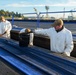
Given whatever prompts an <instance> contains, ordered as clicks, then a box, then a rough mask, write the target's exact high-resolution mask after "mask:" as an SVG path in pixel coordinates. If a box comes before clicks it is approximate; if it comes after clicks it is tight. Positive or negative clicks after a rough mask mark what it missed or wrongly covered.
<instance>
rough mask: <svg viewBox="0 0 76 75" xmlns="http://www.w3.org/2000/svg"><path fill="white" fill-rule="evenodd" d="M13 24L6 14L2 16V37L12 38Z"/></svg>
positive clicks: (0, 35) (0, 30)
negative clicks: (5, 16) (6, 17)
mask: <svg viewBox="0 0 76 75" xmlns="http://www.w3.org/2000/svg"><path fill="white" fill-rule="evenodd" d="M11 29H12V25H11V23H10V22H9V21H7V20H6V19H5V18H4V16H0V37H5V38H10V30H11Z"/></svg>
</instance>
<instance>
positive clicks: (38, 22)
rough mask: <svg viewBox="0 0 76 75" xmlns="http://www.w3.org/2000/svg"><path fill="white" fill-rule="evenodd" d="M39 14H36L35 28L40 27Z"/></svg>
mask: <svg viewBox="0 0 76 75" xmlns="http://www.w3.org/2000/svg"><path fill="white" fill-rule="evenodd" d="M39 16H40V13H38V14H37V28H39V27H40V17H39Z"/></svg>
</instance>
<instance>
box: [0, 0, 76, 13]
mask: <svg viewBox="0 0 76 75" xmlns="http://www.w3.org/2000/svg"><path fill="white" fill-rule="evenodd" d="M45 6H49V12H51V11H63V10H64V8H65V10H76V0H0V10H1V9H4V10H5V11H6V10H8V11H14V12H19V13H33V12H35V11H34V9H33V8H36V9H37V10H38V11H39V12H45V11H46V10H45Z"/></svg>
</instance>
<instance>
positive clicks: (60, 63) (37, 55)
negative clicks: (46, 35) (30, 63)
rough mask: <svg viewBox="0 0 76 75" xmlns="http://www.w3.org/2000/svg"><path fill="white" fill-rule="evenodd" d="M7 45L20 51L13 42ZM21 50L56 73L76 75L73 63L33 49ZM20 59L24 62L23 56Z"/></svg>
mask: <svg viewBox="0 0 76 75" xmlns="http://www.w3.org/2000/svg"><path fill="white" fill-rule="evenodd" d="M4 42H5V41H4ZM5 43H7V42H5ZM11 43H12V44H11ZM7 44H9V45H11V46H13V47H15V48H17V49H18V50H21V49H20V48H19V47H18V46H16V45H15V43H13V42H9V43H7ZM23 49H25V50H28V51H25V53H26V55H27V57H31V56H32V57H33V58H32V59H35V60H36V61H37V62H40V63H42V64H44V65H46V66H48V67H50V66H52V67H50V68H52V69H53V70H55V71H57V72H58V73H61V74H63V75H64V73H65V75H67V74H71V75H73V74H76V73H75V72H76V69H75V68H76V66H75V65H76V63H75V62H74V61H73V62H72V61H68V60H65V59H63V58H60V57H57V56H54V55H52V54H51V55H50V54H47V53H45V52H43V51H40V50H37V49H34V48H23ZM20 58H22V59H24V60H25V55H24V56H22V57H20ZM37 59H41V60H42V61H41V60H40V61H39V60H37ZM37 62H36V63H37ZM34 64H35V63H34ZM47 64H49V65H47ZM36 66H37V65H36ZM65 67H66V68H65ZM48 70H49V69H48ZM48 72H49V71H48ZM56 74H57V73H56Z"/></svg>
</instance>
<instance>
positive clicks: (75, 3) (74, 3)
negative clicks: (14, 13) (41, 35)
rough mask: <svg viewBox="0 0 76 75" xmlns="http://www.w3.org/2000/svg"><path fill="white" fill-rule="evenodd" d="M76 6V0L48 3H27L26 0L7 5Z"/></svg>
mask: <svg viewBox="0 0 76 75" xmlns="http://www.w3.org/2000/svg"><path fill="white" fill-rule="evenodd" d="M46 5H47V6H64V7H65V6H67V7H70V6H76V0H68V1H67V2H66V3H55V2H54V3H53V2H52V3H50V2H49V3H48V4H46V2H45V3H44V4H31V3H26V2H21V3H13V4H8V5H6V7H44V6H46Z"/></svg>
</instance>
